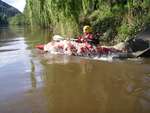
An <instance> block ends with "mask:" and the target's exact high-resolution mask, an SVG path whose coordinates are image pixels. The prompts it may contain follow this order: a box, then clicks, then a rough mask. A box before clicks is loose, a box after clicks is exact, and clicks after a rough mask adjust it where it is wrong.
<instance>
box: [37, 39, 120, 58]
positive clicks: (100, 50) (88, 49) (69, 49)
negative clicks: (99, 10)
mask: <svg viewBox="0 0 150 113" xmlns="http://www.w3.org/2000/svg"><path fill="white" fill-rule="evenodd" d="M35 47H36V48H37V49H40V50H43V51H45V52H50V53H51V54H67V55H74V56H101V55H108V54H112V53H119V52H121V51H120V50H117V49H115V48H112V47H107V46H92V45H90V44H88V43H78V42H75V41H68V40H62V41H52V42H49V43H48V44H45V45H43V44H39V45H36V46H35Z"/></svg>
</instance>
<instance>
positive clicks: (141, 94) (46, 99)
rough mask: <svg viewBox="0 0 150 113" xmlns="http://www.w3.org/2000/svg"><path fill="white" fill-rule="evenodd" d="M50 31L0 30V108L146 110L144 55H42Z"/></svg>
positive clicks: (73, 112) (40, 112) (149, 96)
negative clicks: (109, 57)
mask: <svg viewBox="0 0 150 113" xmlns="http://www.w3.org/2000/svg"><path fill="white" fill-rule="evenodd" d="M50 37H51V33H50V31H44V30H40V29H38V30H37V29H34V30H29V29H24V28H1V29H0V113H150V59H149V58H147V59H144V58H137V59H123V60H119V59H118V60H108V61H107V60H106V61H103V60H93V59H87V58H80V57H75V56H66V55H50V54H44V53H42V52H41V51H39V50H37V49H35V48H34V47H35V45H36V44H41V43H47V42H49V41H50Z"/></svg>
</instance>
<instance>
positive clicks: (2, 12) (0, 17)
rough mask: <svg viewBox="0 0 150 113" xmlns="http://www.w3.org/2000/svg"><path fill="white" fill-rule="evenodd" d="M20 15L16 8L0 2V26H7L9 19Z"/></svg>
mask: <svg viewBox="0 0 150 113" xmlns="http://www.w3.org/2000/svg"><path fill="white" fill-rule="evenodd" d="M16 14H21V13H20V11H18V10H17V9H16V8H14V7H12V6H10V5H8V4H7V3H5V2H3V1H1V0H0V26H6V25H8V20H9V18H10V17H13V16H15V15H16Z"/></svg>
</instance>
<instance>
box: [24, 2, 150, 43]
mask: <svg viewBox="0 0 150 113" xmlns="http://www.w3.org/2000/svg"><path fill="white" fill-rule="evenodd" d="M149 6H150V1H149V0H138V1H137V0H114V1H112V0H26V7H25V11H24V14H25V18H26V21H27V23H29V24H30V25H31V26H32V27H33V26H34V25H39V26H40V27H44V28H47V27H48V28H49V27H51V28H52V29H53V32H54V33H55V34H56V33H57V34H61V35H67V36H72V35H78V34H79V33H81V31H82V30H81V29H82V27H83V25H85V24H90V25H91V26H92V27H93V29H94V31H95V32H102V33H103V34H104V35H103V37H102V39H103V40H105V41H112V40H113V41H116V42H119V41H122V40H125V39H127V38H131V37H134V36H135V35H136V34H137V33H138V32H140V31H141V30H143V29H145V28H146V27H147V26H148V25H149V24H150V7H149Z"/></svg>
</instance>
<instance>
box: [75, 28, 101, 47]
mask: <svg viewBox="0 0 150 113" xmlns="http://www.w3.org/2000/svg"><path fill="white" fill-rule="evenodd" d="M77 42H79V43H88V44H90V45H95V46H96V45H97V44H99V39H98V38H97V37H96V36H94V34H93V33H92V28H91V27H90V26H89V25H86V26H84V27H83V35H81V36H79V37H78V39H77Z"/></svg>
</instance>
